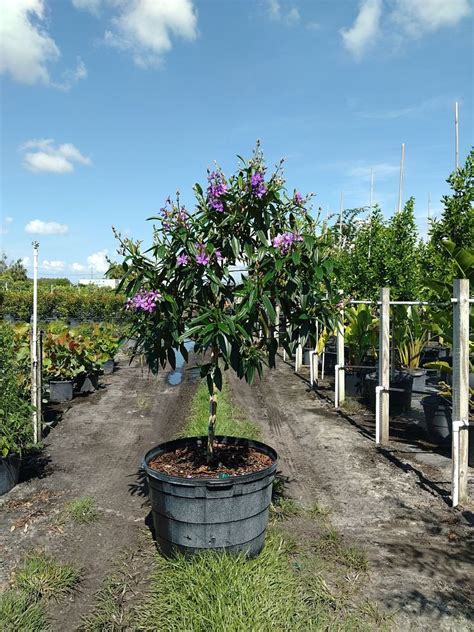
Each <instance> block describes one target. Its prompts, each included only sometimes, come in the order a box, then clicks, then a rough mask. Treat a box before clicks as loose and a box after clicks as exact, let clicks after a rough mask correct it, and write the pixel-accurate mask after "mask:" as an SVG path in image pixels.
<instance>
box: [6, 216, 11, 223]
mask: <svg viewBox="0 0 474 632" xmlns="http://www.w3.org/2000/svg"><path fill="white" fill-rule="evenodd" d="M12 222H13V217H9V216H7V217H5V223H6V224H11V223H12Z"/></svg>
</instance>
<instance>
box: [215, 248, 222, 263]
mask: <svg viewBox="0 0 474 632" xmlns="http://www.w3.org/2000/svg"><path fill="white" fill-rule="evenodd" d="M214 254H215V255H216V261H217V263H220V262H221V261H223V259H224V257H223V256H222V252H221V251H220V250H219V248H216V249H215V250H214Z"/></svg>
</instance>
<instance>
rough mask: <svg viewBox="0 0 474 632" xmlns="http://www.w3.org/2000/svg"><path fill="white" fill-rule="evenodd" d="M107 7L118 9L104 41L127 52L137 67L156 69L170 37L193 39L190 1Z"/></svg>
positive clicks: (143, 0) (138, 1)
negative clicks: (153, 67) (118, 11)
mask: <svg viewBox="0 0 474 632" xmlns="http://www.w3.org/2000/svg"><path fill="white" fill-rule="evenodd" d="M109 2H110V0H109ZM111 4H112V6H114V7H115V6H118V7H120V13H119V14H118V15H117V16H116V17H114V18H112V26H111V28H110V29H109V30H107V31H106V32H105V41H106V43H107V44H109V45H110V46H114V47H116V48H119V49H121V50H124V51H129V52H130V53H131V55H132V57H133V60H134V62H135V63H136V64H137V65H138V66H141V67H147V66H156V65H159V64H160V63H161V60H162V56H163V54H164V53H166V52H168V51H169V50H171V48H172V42H171V37H172V36H175V37H181V38H183V39H186V40H189V41H193V40H195V39H196V37H197V34H198V30H197V13H196V10H195V8H194V5H193V2H192V0H160V2H156V0H134V2H130V1H123V0H119V1H118V2H117V0H114V1H112V2H111Z"/></svg>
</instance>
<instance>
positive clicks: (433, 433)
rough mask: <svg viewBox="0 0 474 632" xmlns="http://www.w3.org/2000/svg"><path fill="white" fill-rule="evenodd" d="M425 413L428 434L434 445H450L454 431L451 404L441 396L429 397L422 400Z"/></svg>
mask: <svg viewBox="0 0 474 632" xmlns="http://www.w3.org/2000/svg"><path fill="white" fill-rule="evenodd" d="M421 404H422V406H423V411H424V413H425V421H426V432H427V434H428V438H429V439H430V440H431V441H433V443H449V442H450V441H451V433H452V430H453V419H452V408H451V404H450V402H448V401H447V400H446V399H445V398H444V397H441V396H440V395H436V394H433V395H428V396H427V397H423V399H422V400H421Z"/></svg>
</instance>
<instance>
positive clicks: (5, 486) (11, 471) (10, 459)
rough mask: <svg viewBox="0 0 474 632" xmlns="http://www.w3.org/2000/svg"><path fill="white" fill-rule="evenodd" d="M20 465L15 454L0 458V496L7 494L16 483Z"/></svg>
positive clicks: (18, 458)
mask: <svg viewBox="0 0 474 632" xmlns="http://www.w3.org/2000/svg"><path fill="white" fill-rule="evenodd" d="M20 465H21V461H20V457H18V456H16V455H15V454H10V455H9V456H7V457H5V458H1V457H0V496H1V495H2V494H6V493H7V492H9V491H10V490H11V489H13V488H14V487H15V485H16V484H17V483H18V477H19V475H20Z"/></svg>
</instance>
